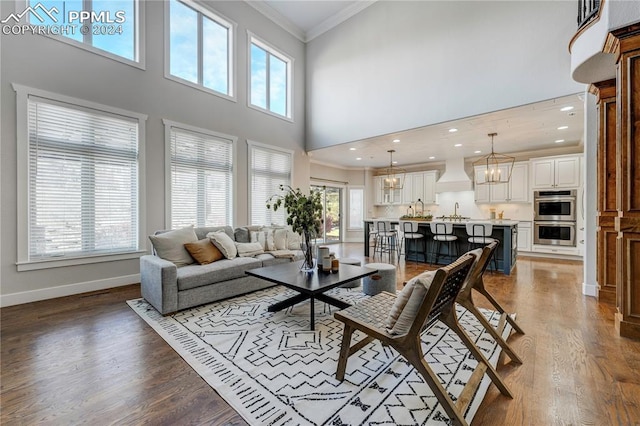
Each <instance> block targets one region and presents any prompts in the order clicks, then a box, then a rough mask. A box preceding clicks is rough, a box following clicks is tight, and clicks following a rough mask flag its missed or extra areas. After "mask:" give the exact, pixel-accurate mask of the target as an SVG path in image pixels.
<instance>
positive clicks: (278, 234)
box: [273, 228, 288, 250]
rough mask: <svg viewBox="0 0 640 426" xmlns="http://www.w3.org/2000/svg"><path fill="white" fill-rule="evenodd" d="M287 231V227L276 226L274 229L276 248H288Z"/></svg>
mask: <svg viewBox="0 0 640 426" xmlns="http://www.w3.org/2000/svg"><path fill="white" fill-rule="evenodd" d="M287 232H288V230H287V229H286V228H276V229H274V231H273V242H274V243H275V246H276V250H287Z"/></svg>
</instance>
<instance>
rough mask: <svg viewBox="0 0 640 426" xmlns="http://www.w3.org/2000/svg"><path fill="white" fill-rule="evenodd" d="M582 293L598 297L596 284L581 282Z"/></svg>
mask: <svg viewBox="0 0 640 426" xmlns="http://www.w3.org/2000/svg"><path fill="white" fill-rule="evenodd" d="M582 294H584V295H585V296H592V297H598V284H587V283H582Z"/></svg>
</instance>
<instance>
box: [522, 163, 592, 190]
mask: <svg viewBox="0 0 640 426" xmlns="http://www.w3.org/2000/svg"><path fill="white" fill-rule="evenodd" d="M580 157H581V156H580V155H570V156H562V157H546V158H536V159H532V160H531V188H532V189H548V188H577V187H579V186H580Z"/></svg>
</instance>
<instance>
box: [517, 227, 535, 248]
mask: <svg viewBox="0 0 640 426" xmlns="http://www.w3.org/2000/svg"><path fill="white" fill-rule="evenodd" d="M531 235H532V234H531V222H518V253H520V252H523V251H531Z"/></svg>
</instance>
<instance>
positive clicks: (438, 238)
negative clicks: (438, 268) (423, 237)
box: [429, 222, 458, 263]
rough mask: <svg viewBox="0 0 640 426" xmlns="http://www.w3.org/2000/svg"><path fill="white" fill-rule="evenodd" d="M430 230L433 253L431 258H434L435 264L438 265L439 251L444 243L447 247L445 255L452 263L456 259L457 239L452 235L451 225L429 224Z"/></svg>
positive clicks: (442, 223) (441, 223)
mask: <svg viewBox="0 0 640 426" xmlns="http://www.w3.org/2000/svg"><path fill="white" fill-rule="evenodd" d="M429 227H430V228H431V233H432V234H433V246H434V249H433V252H432V256H433V257H434V258H435V263H438V258H439V257H440V254H441V253H440V250H441V249H442V244H443V243H445V244H446V245H447V255H448V256H449V259H451V260H452V261H453V259H456V258H457V257H458V237H457V236H455V235H453V223H450V222H447V223H445V222H431V223H430V224H429ZM452 247H455V249H456V250H455V251H456V254H455V255H454V254H453V250H452Z"/></svg>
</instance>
